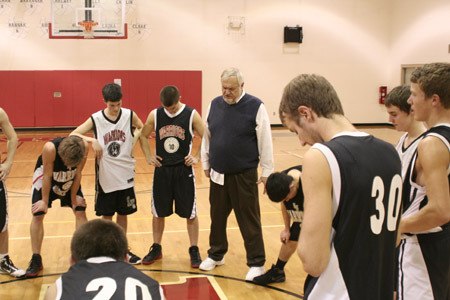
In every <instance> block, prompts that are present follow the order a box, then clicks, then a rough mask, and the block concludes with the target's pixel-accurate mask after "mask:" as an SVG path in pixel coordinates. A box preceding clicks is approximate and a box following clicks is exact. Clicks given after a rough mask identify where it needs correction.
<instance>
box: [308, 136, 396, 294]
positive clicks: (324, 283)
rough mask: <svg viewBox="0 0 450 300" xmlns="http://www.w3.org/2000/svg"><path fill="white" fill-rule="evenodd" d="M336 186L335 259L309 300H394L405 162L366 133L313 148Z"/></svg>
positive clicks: (313, 281)
mask: <svg viewBox="0 0 450 300" xmlns="http://www.w3.org/2000/svg"><path fill="white" fill-rule="evenodd" d="M313 148H316V149H318V150H320V151H321V152H322V153H323V155H324V156H325V157H326V159H327V161H328V164H329V166H330V169H331V174H332V180H333V205H332V208H333V220H332V235H331V256H330V261H329V263H328V266H327V268H326V270H325V271H324V272H323V273H322V274H321V275H320V277H318V278H312V277H309V278H308V279H307V281H306V282H305V296H306V297H305V299H306V298H308V297H309V298H310V299H378V300H384V299H392V297H393V296H392V295H393V291H394V261H395V243H396V235H397V234H396V233H397V228H398V223H399V221H400V218H399V216H400V215H401V211H400V210H401V190H402V178H401V162H400V158H399V156H398V154H397V152H396V150H395V149H394V147H393V146H392V145H390V144H388V143H386V142H384V141H381V140H379V139H377V138H375V137H373V136H370V135H367V134H365V133H362V132H351V133H349V132H347V133H342V134H340V135H338V136H336V137H334V138H333V139H332V140H331V141H329V142H326V143H324V144H316V145H314V146H313Z"/></svg>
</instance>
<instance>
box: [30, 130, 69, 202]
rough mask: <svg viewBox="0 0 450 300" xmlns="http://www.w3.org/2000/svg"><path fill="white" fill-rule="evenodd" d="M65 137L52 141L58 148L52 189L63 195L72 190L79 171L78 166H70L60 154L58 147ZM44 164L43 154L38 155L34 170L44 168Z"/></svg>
mask: <svg viewBox="0 0 450 300" xmlns="http://www.w3.org/2000/svg"><path fill="white" fill-rule="evenodd" d="M63 139H64V138H61V137H58V138H55V139H53V140H52V141H51V142H52V143H53V144H54V145H55V148H56V156H55V161H54V163H53V176H52V183H51V189H52V191H53V192H54V193H55V194H56V195H58V196H61V197H63V196H65V195H66V194H67V192H69V191H70V188H71V187H72V184H73V180H74V178H75V175H76V173H77V168H68V167H67V166H66V165H65V164H64V162H63V160H62V159H61V156H59V154H58V147H59V144H60V143H61V142H62V140H63ZM42 165H43V163H42V154H41V155H39V157H38V160H37V162H36V167H35V168H34V170H35V171H36V170H37V169H39V168H42Z"/></svg>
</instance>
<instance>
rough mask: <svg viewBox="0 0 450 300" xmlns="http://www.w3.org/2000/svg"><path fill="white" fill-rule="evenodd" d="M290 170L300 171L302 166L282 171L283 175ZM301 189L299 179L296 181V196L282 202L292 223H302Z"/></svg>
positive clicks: (302, 200) (302, 198) (302, 201)
mask: <svg viewBox="0 0 450 300" xmlns="http://www.w3.org/2000/svg"><path fill="white" fill-rule="evenodd" d="M291 170H299V171H300V172H301V171H302V166H295V167H292V168H289V169H286V170H284V171H282V172H283V173H286V174H287V173H289V172H290V171H291ZM303 203H304V197H303V188H302V180H301V178H300V179H299V181H298V190H297V194H296V195H295V196H294V197H293V198H292V199H291V200H289V201H284V202H283V204H284V207H286V211H287V213H288V215H289V216H290V217H291V221H292V222H300V223H301V222H302V221H303Z"/></svg>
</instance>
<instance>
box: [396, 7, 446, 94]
mask: <svg viewBox="0 0 450 300" xmlns="http://www.w3.org/2000/svg"><path fill="white" fill-rule="evenodd" d="M449 20H450V1H448V0H433V1H428V0H414V1H409V0H396V1H393V4H392V13H391V17H390V20H389V21H390V22H391V25H390V27H391V30H390V32H391V34H390V39H389V49H390V55H389V66H391V68H390V69H391V70H390V72H389V73H390V83H391V85H392V87H394V86H395V85H397V84H399V83H400V65H407V64H424V63H428V62H436V61H439V62H450V21H449Z"/></svg>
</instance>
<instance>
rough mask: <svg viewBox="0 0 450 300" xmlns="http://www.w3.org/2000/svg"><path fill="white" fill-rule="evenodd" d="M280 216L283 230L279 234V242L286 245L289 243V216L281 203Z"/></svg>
mask: <svg viewBox="0 0 450 300" xmlns="http://www.w3.org/2000/svg"><path fill="white" fill-rule="evenodd" d="M281 215H282V216H283V223H284V228H283V230H282V231H281V232H280V241H281V242H282V243H283V244H286V243H287V242H288V241H289V237H290V235H291V232H290V228H291V217H290V216H289V214H288V212H287V210H286V206H285V205H284V203H283V202H281Z"/></svg>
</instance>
